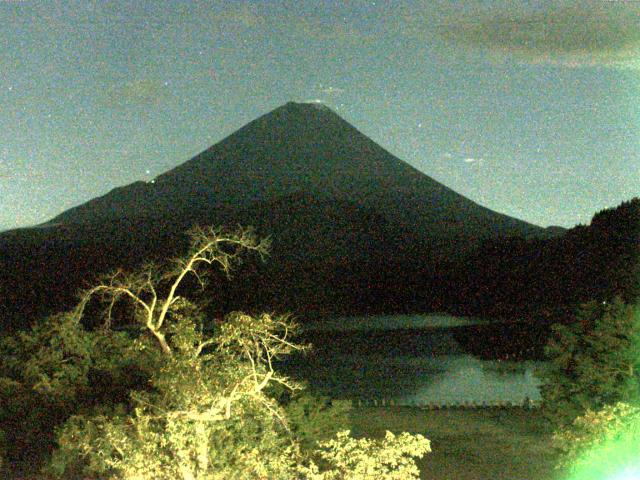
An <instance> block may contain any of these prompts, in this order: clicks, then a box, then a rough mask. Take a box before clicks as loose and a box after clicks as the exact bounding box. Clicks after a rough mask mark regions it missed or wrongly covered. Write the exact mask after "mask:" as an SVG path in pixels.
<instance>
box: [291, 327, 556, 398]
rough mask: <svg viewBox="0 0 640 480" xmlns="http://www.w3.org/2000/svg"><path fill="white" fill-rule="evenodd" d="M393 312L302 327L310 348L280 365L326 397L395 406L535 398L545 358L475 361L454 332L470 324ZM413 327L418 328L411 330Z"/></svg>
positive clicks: (538, 393) (537, 395)
mask: <svg viewBox="0 0 640 480" xmlns="http://www.w3.org/2000/svg"><path fill="white" fill-rule="evenodd" d="M399 317H404V318H399ZM399 317H395V318H393V319H391V317H385V318H377V319H376V322H374V323H366V322H365V321H359V322H351V323H348V324H345V322H344V319H339V320H338V319H336V320H334V322H333V323H329V324H326V325H324V326H323V327H321V328H316V329H313V328H311V329H307V334H308V335H309V338H310V339H311V341H312V342H313V343H314V344H315V348H314V349H313V351H312V352H311V353H310V354H307V355H305V356H296V357H292V358H291V359H289V360H288V361H287V362H286V365H285V369H286V370H287V371H288V372H290V373H291V374H292V375H295V376H298V377H301V378H303V379H305V380H306V381H307V382H309V384H310V386H311V387H312V388H314V389H317V390H321V391H323V392H325V393H326V394H328V395H330V396H331V397H333V398H349V399H354V400H358V399H359V400H363V401H373V400H375V401H376V402H380V401H382V400H384V401H385V402H389V401H393V402H394V403H395V404H397V405H455V404H465V403H471V404H477V405H482V404H487V405H494V404H500V403H515V404H522V403H524V402H525V401H527V400H531V401H533V402H536V401H538V400H540V391H539V386H540V380H539V379H538V378H537V377H536V375H535V373H534V372H535V371H536V370H537V369H542V368H545V366H546V364H545V362H540V361H533V360H527V361H512V360H511V361H510V360H504V359H480V358H478V357H476V356H474V355H472V354H470V353H469V352H468V351H466V349H465V348H464V347H463V345H461V344H460V342H458V341H457V340H456V335H455V334H454V332H456V331H458V329H459V328H464V326H465V325H473V324H475V323H477V322H474V321H465V320H466V319H457V318H454V317H449V318H448V319H447V318H439V319H433V318H431V319H428V318H424V317H433V316H399ZM407 317H410V318H407ZM417 317H421V318H417ZM374 318H375V317H374ZM405 320H407V322H405V323H403V322H404V321H405ZM420 324H422V325H425V328H415V327H416V326H418V325H420ZM345 325H350V326H351V327H353V326H356V328H345ZM391 325H392V326H394V327H397V326H402V325H407V326H409V325H410V328H400V329H398V328H395V329H394V328H391V327H390V326H391ZM332 326H333V327H334V328H331V327H332ZM336 326H337V328H336ZM367 327H373V328H367ZM449 327H455V328H449Z"/></svg>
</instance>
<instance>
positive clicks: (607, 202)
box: [0, 0, 640, 230]
mask: <svg viewBox="0 0 640 480" xmlns="http://www.w3.org/2000/svg"><path fill="white" fill-rule="evenodd" d="M514 3H515V4H518V6H513V5H512V4H514ZM0 24H1V25H2V27H1V28H0V207H1V208H0V230H4V229H9V228H14V227H20V226H28V225H33V224H37V223H41V222H44V221H46V220H48V219H50V218H51V217H53V216H54V215H56V214H58V213H60V212H62V211H63V210H66V209H68V208H70V207H72V206H75V205H78V204H80V203H83V202H85V201H87V200H89V199H91V198H93V197H96V196H98V195H102V194H104V193H106V192H108V191H109V190H111V189H112V188H114V187H117V186H121V185H124V184H128V183H131V182H134V181H136V180H151V179H152V178H153V177H155V176H157V175H159V174H160V173H162V172H164V171H166V170H169V169H171V168H173V167H175V166H176V165H179V164H181V163H183V162H185V161H187V160H188V159H189V158H191V157H192V156H194V155H195V154H197V153H199V152H200V151H202V150H204V149H205V148H207V147H209V146H210V145H212V144H214V143H216V142H218V141H219V140H221V139H222V138H224V137H225V136H227V135H229V134H230V133H232V132H234V131H235V130H237V129H238V128H240V127H241V126H243V125H244V124H245V123H247V122H249V121H251V120H253V119H254V118H256V117H257V116H259V115H262V114H264V113H266V112H268V111H270V110H272V109H274V108H276V107H278V106H280V105H282V104H283V103H286V102H287V101H290V100H293V101H322V102H324V103H325V104H326V105H328V106H329V107H331V108H332V109H333V110H334V111H336V112H337V113H338V114H339V115H341V116H342V117H343V118H345V119H346V120H347V121H349V122H350V123H352V124H353V125H354V126H356V127H357V128H358V129H360V130H361V131H362V132H363V133H365V134H366V135H368V136H369V137H370V138H371V139H373V140H374V141H376V142H377V143H379V144H380V145H382V146H383V147H384V148H386V149H387V150H389V151H390V152H391V153H393V154H394V155H396V156H397V157H399V158H400V159H402V160H404V161H406V162H408V163H410V164H411V165H413V166H415V167H416V168H418V169H419V170H421V171H423V172H424V173H426V174H427V175H429V176H431V177H433V178H434V179H436V180H438V181H439V182H441V183H443V184H445V185H447V186H448V187H450V188H452V189H454V190H455V191H457V192H459V193H461V194H463V195H465V196H466V197H468V198H470V199H472V200H474V201H476V202H478V203H480V204H482V205H484V206H487V207H489V208H491V209H493V210H496V211H499V212H503V213H506V214H508V215H511V216H514V217H517V218H520V219H523V220H526V221H529V222H532V223H535V224H537V225H541V226H548V225H562V226H565V227H571V226H573V225H575V224H577V223H588V222H589V220H590V218H591V216H592V215H593V213H595V212H596V211H598V210H601V209H603V208H606V207H611V206H615V205H617V204H619V203H620V202H622V201H623V200H628V199H630V198H632V197H634V196H638V195H640V2H632V1H623V0H621V1H595V2H581V3H580V2H576V1H569V2H565V3H558V2H554V3H549V2H513V1H512V0H509V1H505V2H489V1H482V2H480V1H465V2H438V1H434V0H424V1H419V0H415V1H381V0H378V1H368V2H365V1H357V0H353V1H329V0H326V1H307V0H292V1H284V0H280V1H276V0H272V1H252V2H248V1H240V0H228V1H225V2H204V1H202V2H196V1H192V2H189V1H178V0H172V1H166V2H165V1H144V0H131V1H106V0H104V1H103V0H98V1H93V0H82V1H78V2H76V1H59V0H38V1H31V0H24V1H22V0H0Z"/></svg>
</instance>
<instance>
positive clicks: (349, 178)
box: [52, 103, 545, 238]
mask: <svg viewBox="0 0 640 480" xmlns="http://www.w3.org/2000/svg"><path fill="white" fill-rule="evenodd" d="M300 192H304V193H306V194H310V195H315V196H319V197H322V198H340V199H344V200H347V201H351V202H355V203H358V204H362V205H368V206H371V207H372V208H374V209H376V210H377V211H378V212H379V213H380V214H381V215H383V216H384V217H386V218H387V219H388V220H389V221H392V222H395V223H396V224H397V225H398V226H399V227H410V228H411V229H414V230H416V231H418V232H420V233H421V234H423V235H429V236H433V237H438V238H441V237H451V236H460V235H462V236H463V237H478V238H485V237H493V236H496V235H526V236H545V234H544V230H543V229H540V228H538V227H536V226H533V225H530V224H527V223H525V222H522V221H519V220H516V219H513V218H510V217H508V216H506V215H502V214H499V213H496V212H492V211H491V210H488V209H486V208H484V207H481V206H479V205H477V204H475V203H474V202H472V201H470V200H468V199H466V198H464V197H463V196H461V195H459V194H457V193H455V192H454V191H452V190H450V189H449V188H447V187H445V186H444V185H442V184H440V183H438V182H436V181H435V180H433V179H431V178H430V177H428V176H427V175H425V174H423V173H421V172H419V171H418V170H416V169H414V168H413V167H411V166H409V165H408V164H406V163H405V162H402V161H401V160H399V159H397V158H396V157H394V156H393V155H391V154H390V153H389V152H387V151H386V150H384V149H383V148H382V147H380V146H379V145H377V144H376V143H375V142H373V141H371V140H370V139H369V138H367V137H366V136H364V135H363V134H361V133H360V132H359V131H358V130H356V129H355V128H354V127H353V126H351V125H350V124H349V123H347V122H346V121H344V120H343V119H342V118H340V117H339V116H338V115H336V114H335V113H334V112H332V111H331V110H330V109H328V108H326V107H323V106H318V105H315V104H296V103H288V104H286V105H284V106H282V107H280V108H277V109H276V110H274V111H272V112H270V113H268V114H266V115H264V116H262V117H260V118H258V119H256V120H254V121H253V122H251V123H249V124H247V125H246V126H244V127H243V128H241V129H240V130H238V131H237V132H235V133H234V134H232V135H230V136H229V137H227V138H225V139H224V140H222V141H221V142H219V143H218V144H216V145H214V146H212V147H211V148H209V149H208V150H206V151H204V152H202V153H201V154H199V155H198V156H196V157H195V158H193V159H191V160H189V161H188V162H186V163H184V164H182V165H180V166H179V167H177V168H175V169H173V170H171V171H169V172H166V173H165V174H163V175H160V176H159V177H158V178H157V179H156V181H155V183H143V182H137V183H134V184H131V185H129V186H126V187H122V188H118V189H115V190H113V191H111V192H110V193H108V194H107V195H105V196H103V197H100V198H98V199H95V200H92V201H90V202H87V203H86V204H84V205H81V206H79V207H76V208H73V209H71V210H68V211H67V212H64V213H63V214H61V215H59V216H57V217H56V218H54V219H53V220H52V222H60V223H94V222H101V221H105V220H112V219H117V218H120V219H121V218H137V217H138V218H139V217H176V216H181V217H183V218H184V217H188V216H190V215H193V216H197V212H203V211H206V212H211V211H236V210H242V209H246V208H247V207H249V206H250V205H251V204H254V203H256V202H257V203H261V202H272V201H274V200H276V199H278V198H280V197H284V196H288V195H292V194H297V193H300Z"/></svg>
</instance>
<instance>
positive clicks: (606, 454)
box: [553, 403, 640, 480]
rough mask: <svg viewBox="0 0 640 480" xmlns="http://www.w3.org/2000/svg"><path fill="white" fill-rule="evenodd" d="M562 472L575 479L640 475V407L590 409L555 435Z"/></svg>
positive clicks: (625, 405) (615, 406) (559, 467)
mask: <svg viewBox="0 0 640 480" xmlns="http://www.w3.org/2000/svg"><path fill="white" fill-rule="evenodd" d="M553 444H554V447H555V448H556V449H557V450H558V451H559V452H560V459H559V462H558V465H557V468H558V469H561V470H564V471H565V472H566V473H567V474H568V475H569V478H571V479H575V480H587V479H593V480H596V479H597V480H599V479H604V478H638V477H637V476H633V477H631V476H628V477H627V476H625V477H623V476H622V475H623V474H622V473H621V472H631V471H635V473H636V474H638V473H640V408H638V407H634V406H631V405H629V404H626V403H617V404H615V405H607V406H605V407H604V408H602V409H601V410H599V411H597V412H596V411H593V410H587V412H586V413H585V414H584V415H582V416H580V417H577V418H576V419H575V420H574V421H573V423H572V424H571V425H570V426H568V427H564V428H562V429H561V430H559V431H558V432H556V433H555V434H554V437H553Z"/></svg>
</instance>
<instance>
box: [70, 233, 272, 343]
mask: <svg viewBox="0 0 640 480" xmlns="http://www.w3.org/2000/svg"><path fill="white" fill-rule="evenodd" d="M189 235H190V237H191V245H190V248H189V250H188V252H187V254H186V255H185V256H183V257H180V258H176V259H174V260H172V261H171V262H170V264H169V265H168V266H166V268H165V269H164V270H163V269H161V268H160V267H158V266H157V265H155V264H152V263H150V264H146V265H145V266H143V267H142V268H141V269H140V270H138V271H134V272H126V271H124V270H121V269H118V270H116V271H115V272H113V273H111V274H109V275H107V276H105V277H103V278H102V279H100V281H99V282H98V284H97V285H96V286H93V287H91V288H89V289H88V290H85V291H83V292H82V293H81V296H80V302H79V304H78V306H77V307H76V310H75V314H76V315H77V316H78V317H81V316H82V315H83V313H84V310H85V307H86V305H87V303H88V302H89V301H90V300H91V299H92V298H93V297H95V296H99V298H100V300H101V301H102V302H104V303H105V304H106V309H105V317H106V326H107V327H109V326H110V324H111V320H112V315H113V308H114V306H115V305H116V304H117V303H118V301H120V300H128V301H130V302H131V303H133V306H134V309H135V319H136V323H137V324H139V325H140V326H141V327H143V328H145V329H146V330H147V331H148V332H149V333H151V334H152V335H153V336H154V337H155V338H156V340H157V341H158V343H159V345H160V348H161V349H162V351H163V352H164V353H165V354H167V355H171V353H172V351H171V347H170V346H169V344H168V343H167V339H166V334H165V328H164V327H165V325H166V320H167V316H168V314H169V312H170V310H171V308H172V307H173V306H175V305H176V304H177V302H179V301H180V300H181V297H180V295H179V294H178V289H179V287H180V285H181V284H182V282H183V281H184V279H185V278H186V277H187V276H188V275H192V276H194V277H195V278H196V280H197V281H198V283H199V284H200V286H201V287H202V288H204V286H205V284H206V277H207V274H208V273H209V271H208V269H203V268H201V267H211V266H214V265H217V266H219V267H220V268H221V269H222V271H223V272H224V273H225V274H227V275H229V274H230V271H231V268H232V266H233V265H234V264H235V263H237V262H238V261H239V255H240V254H241V253H243V252H245V251H254V252H257V253H258V254H259V255H260V256H261V257H262V258H264V256H265V255H266V254H267V251H268V248H269V245H270V242H269V239H262V240H259V239H258V238H257V237H256V235H255V234H254V232H253V230H252V229H242V228H239V229H238V230H237V231H235V232H223V231H222V230H220V229H214V228H212V227H207V228H202V227H194V228H192V229H191V230H190V231H189ZM167 284H168V291H167V292H166V293H165V294H163V293H162V290H167V288H164V289H162V290H161V287H162V286H163V285H167Z"/></svg>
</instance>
